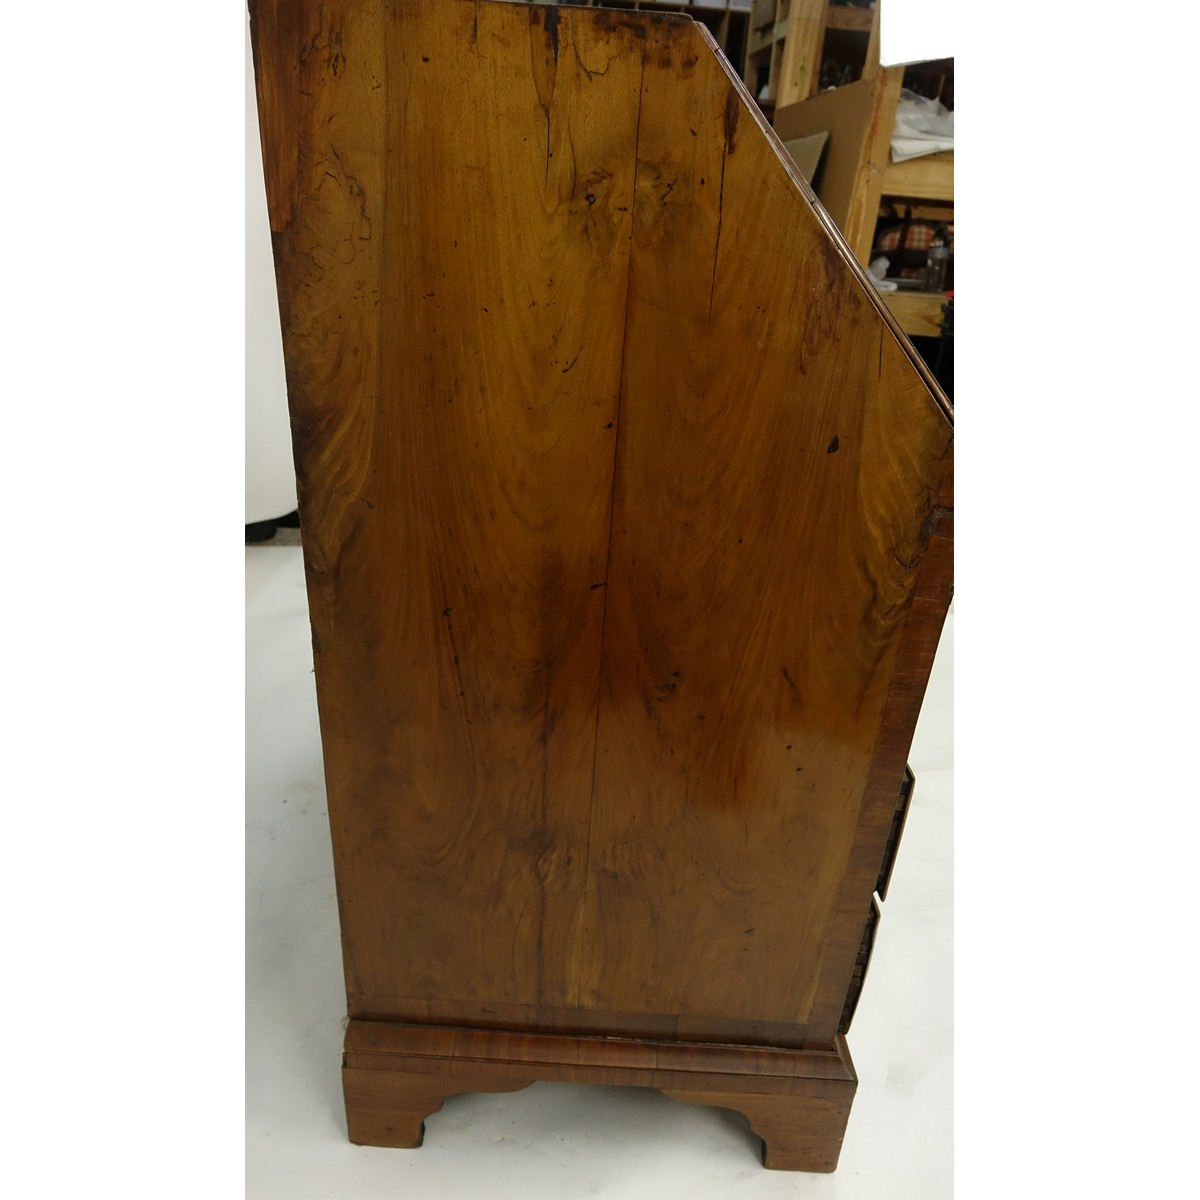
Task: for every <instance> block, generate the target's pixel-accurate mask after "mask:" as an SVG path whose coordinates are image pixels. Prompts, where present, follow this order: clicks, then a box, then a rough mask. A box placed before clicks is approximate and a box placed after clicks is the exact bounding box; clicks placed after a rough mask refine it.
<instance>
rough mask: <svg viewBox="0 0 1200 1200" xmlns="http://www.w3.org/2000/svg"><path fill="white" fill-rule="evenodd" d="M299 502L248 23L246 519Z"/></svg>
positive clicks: (263, 516)
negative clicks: (293, 465) (293, 463)
mask: <svg viewBox="0 0 1200 1200" xmlns="http://www.w3.org/2000/svg"><path fill="white" fill-rule="evenodd" d="M295 507H296V475H295V471H294V469H293V467H292V442H291V433H290V431H289V426H288V408H287V388H286V386H285V384H284V377H283V341H282V335H281V334H280V332H279V306H278V301H277V299H276V295H275V268H274V266H273V263H272V259H271V231H270V225H269V224H268V220H267V191H266V184H265V182H264V180H263V166H262V151H261V148H260V145H259V139H258V108H257V105H256V102H255V99H254V66H253V63H252V62H251V59H250V26H249V24H248V23H247V26H246V524H247V525H249V524H250V523H251V522H253V521H267V520H270V519H271V518H272V517H282V516H284V515H285V514H286V513H290V512H291V511H292V510H293V509H294V508H295Z"/></svg>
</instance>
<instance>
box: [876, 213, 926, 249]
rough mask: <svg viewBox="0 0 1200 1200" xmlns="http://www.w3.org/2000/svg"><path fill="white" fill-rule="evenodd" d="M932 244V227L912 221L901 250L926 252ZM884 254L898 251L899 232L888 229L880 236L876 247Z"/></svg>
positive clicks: (899, 247)
mask: <svg viewBox="0 0 1200 1200" xmlns="http://www.w3.org/2000/svg"><path fill="white" fill-rule="evenodd" d="M932 242H933V226H932V225H922V224H918V223H917V222H916V221H914V222H913V223H912V224H911V225H910V226H909V227H908V237H907V239H906V240H905V244H904V246H903V249H905V250H928V249H929V247H930V245H931V244H932ZM876 248H877V249H879V250H882V251H883V253H884V254H886V253H887V252H888V251H889V250H899V249H901V246H900V230H899V229H889V230H887V231H886V232H885V233H883V234H881V235H880V238H879V245H878V246H877V247H876Z"/></svg>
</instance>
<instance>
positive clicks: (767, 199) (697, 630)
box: [253, 0, 952, 1170]
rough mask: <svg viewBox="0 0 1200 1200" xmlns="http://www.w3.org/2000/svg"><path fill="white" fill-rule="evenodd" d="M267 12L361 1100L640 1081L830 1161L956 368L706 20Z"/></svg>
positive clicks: (357, 1120)
mask: <svg viewBox="0 0 1200 1200" xmlns="http://www.w3.org/2000/svg"><path fill="white" fill-rule="evenodd" d="M253 22H254V24H253V33H254V42H255V62H256V69H257V79H258V91H259V104H260V114H261V123H262V136H263V147H264V155H265V163H266V171H267V184H268V194H269V207H270V212H271V220H272V229H273V231H274V239H275V254H276V264H277V276H278V283H279V296H280V305H281V310H282V315H283V329H284V338H285V357H286V363H287V372H288V387H289V394H290V404H291V410H292V426H293V434H294V443H295V457H296V469H297V475H298V481H299V494H300V506H301V509H300V511H301V523H302V532H303V542H304V556H305V566H306V571H307V579H308V594H309V605H310V610H311V618H312V629H313V652H314V657H315V661H316V671H317V688H318V699H319V706H320V715H321V729H322V740H323V747H324V756H325V771H326V779H327V785H328V792H329V816H330V824H331V830H332V837H333V848H334V857H335V865H336V874H337V887H338V901H339V907H340V914H341V927H342V938H343V951H344V961H345V976H346V993H347V1004H348V1008H349V1014H350V1018H351V1019H350V1023H349V1027H348V1030H347V1033H346V1039H345V1059H344V1087H345V1098H346V1110H347V1116H348V1121H349V1132H350V1137H351V1138H352V1139H353V1140H354V1141H356V1142H362V1143H369V1144H372V1145H386V1146H415V1145H418V1144H419V1142H420V1139H421V1136H422V1122H423V1119H424V1118H425V1117H426V1116H427V1115H428V1114H429V1113H430V1112H432V1111H434V1110H436V1109H437V1108H438V1106H439V1105H440V1104H441V1102H442V1101H443V1099H444V1098H445V1097H446V1096H448V1095H451V1094H453V1093H455V1092H461V1091H474V1090H477V1091H498V1090H500V1091H502V1090H511V1089H516V1088H521V1087H524V1086H526V1085H528V1084H529V1083H531V1082H533V1081H535V1080H543V1079H546V1080H574V1081H596V1082H605V1083H622V1084H644V1085H647V1086H652V1087H658V1088H662V1089H663V1090H664V1091H666V1092H667V1093H668V1094H669V1095H671V1096H675V1097H677V1098H679V1099H680V1100H684V1101H689V1102H692V1103H698V1104H719V1105H728V1106H730V1107H732V1108H735V1109H738V1110H739V1111H741V1112H744V1113H745V1114H746V1116H747V1117H748V1118H749V1120H750V1122H751V1125H752V1127H753V1128H754V1130H755V1131H757V1133H759V1134H760V1135H761V1136H762V1137H763V1139H764V1140H765V1143H766V1152H765V1161H766V1163H767V1165H768V1166H776V1167H785V1168H802V1169H809V1170H832V1169H833V1168H834V1166H835V1165H836V1163H837V1158H838V1153H839V1149H840V1145H841V1139H842V1134H843V1130H844V1128H845V1124H846V1119H847V1115H848V1113H849V1107H850V1102H851V1099H852V1097H853V1093H854V1089H855V1075H854V1071H853V1068H852V1066H851V1062H850V1058H849V1055H848V1053H847V1049H846V1043H845V1039H844V1036H843V1035H844V1033H845V1031H846V1028H847V1026H848V1024H849V1021H850V1018H851V1016H852V1014H853V1010H854V1004H855V1001H856V999H857V995H858V989H859V987H860V985H861V980H862V973H863V970H864V968H865V962H866V957H867V954H868V952H869V947H870V941H871V937H872V931H873V928H874V921H875V913H876V911H877V910H876V904H875V900H874V898H873V897H874V893H875V892H876V891H877V890H878V891H883V890H884V889H885V887H886V878H887V873H888V869H889V865H890V858H891V855H892V854H893V852H894V850H895V841H896V837H897V835H898V830H899V825H900V822H901V820H902V816H903V812H904V804H905V800H906V797H907V791H908V787H909V786H910V781H909V780H908V779H907V777H906V771H905V756H906V753H907V749H908V746H909V744H910V741H911V737H912V732H913V726H914V722H915V720H916V716H917V712H918V709H919V706H920V702H921V698H922V694H923V689H924V686H925V682H926V679H927V676H928V671H929V667H930V664H931V661H932V658H933V653H934V649H935V647H936V643H937V639H938V635H939V631H940V629H941V625H942V621H943V617H944V615H945V612H946V608H947V605H948V603H949V599H950V586H951V585H950V565H951V528H952V521H951V499H950V489H951V444H952V422H951V414H950V412H949V407H948V405H947V404H946V402H945V400H944V398H943V397H942V396H941V395H940V393H939V392H938V391H937V389H936V385H934V384H933V383H932V381H931V380H930V377H929V375H928V373H927V372H926V371H925V370H924V368H923V366H922V364H921V363H920V361H919V360H918V359H917V358H916V357H915V355H914V353H913V351H912V349H911V347H910V346H909V344H908V343H907V341H906V340H905V338H904V337H903V336H902V335H901V334H900V333H899V331H898V329H897V327H896V326H895V323H894V321H893V320H892V319H891V318H890V317H889V316H888V314H887V312H886V310H885V309H884V308H883V306H882V305H881V304H880V302H879V300H878V297H877V296H876V295H875V293H874V291H873V290H872V288H871V287H870V285H869V284H868V283H867V282H866V281H865V279H864V277H863V275H862V273H861V270H860V268H859V267H858V266H857V265H856V264H855V262H854V260H853V258H852V256H851V255H850V254H849V252H848V250H847V248H846V246H845V244H844V243H843V241H842V240H841V238H840V236H839V235H838V234H837V232H836V230H835V229H834V228H833V226H832V224H831V222H830V221H829V220H828V218H827V216H826V215H825V214H824V212H823V210H821V208H820V206H819V205H818V204H816V202H815V201H814V198H813V196H812V194H811V193H810V192H809V190H808V189H807V187H806V186H805V185H804V184H803V183H802V182H801V181H800V180H799V179H797V178H795V176H794V175H793V173H792V171H791V168H790V166H789V163H788V160H787V157H786V155H785V154H783V153H782V151H781V148H780V146H779V143H778V142H777V140H776V139H775V137H774V135H773V134H772V133H771V131H770V129H769V128H768V127H767V126H766V124H765V122H764V121H763V120H762V119H761V116H760V115H759V114H758V112H757V110H756V109H755V107H754V105H753V103H752V102H751V101H750V100H749V97H748V96H747V95H746V93H745V91H744V89H743V87H742V84H741V82H740V81H739V80H738V79H737V77H736V75H735V74H734V73H733V72H732V71H731V70H730V68H729V66H728V64H727V63H725V62H724V61H723V60H722V58H721V57H720V56H719V54H718V53H717V52H716V50H715V48H714V44H713V43H712V41H711V39H710V38H709V37H708V35H707V34H706V32H705V31H704V30H703V29H702V28H700V27H698V26H696V25H693V24H692V23H691V22H690V21H688V20H686V19H683V18H676V17H657V16H653V17H652V16H648V15H646V14H644V13H643V14H629V13H619V12H606V11H603V10H596V9H575V8H568V7H564V8H561V9H560V8H537V7H532V8H531V7H527V6H521V5H512V4H499V3H487V2H485V0H481V2H478V3H476V2H473V0H461V2H457V0H451V2H447V0H437V2H436V3H435V2H434V0H399V2H397V3H392V4H384V3H370V2H365V0H364V2H362V3H355V2H353V0H325V3H323V4H318V3H316V2H315V0H259V2H258V3H257V5H255V10H254V13H253Z"/></svg>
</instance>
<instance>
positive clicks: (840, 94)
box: [773, 79, 876, 229]
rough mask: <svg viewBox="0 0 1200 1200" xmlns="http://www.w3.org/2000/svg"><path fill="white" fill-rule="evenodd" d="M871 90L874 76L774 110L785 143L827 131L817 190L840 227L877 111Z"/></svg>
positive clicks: (862, 169) (860, 175)
mask: <svg viewBox="0 0 1200 1200" xmlns="http://www.w3.org/2000/svg"><path fill="white" fill-rule="evenodd" d="M875 90H876V89H875V84H874V82H873V81H872V80H867V79H861V80H859V81H858V82H857V83H848V84H847V85H846V86H845V87H840V88H835V89H834V90H833V91H829V92H822V93H821V94H820V95H819V96H814V97H812V99H811V100H803V101H801V102H800V103H799V104H789V105H786V106H782V107H780V108H777V109H776V110H775V119H774V122H773V123H774V126H775V132H776V133H777V134H779V136H780V137H781V138H782V139H783V140H784V141H785V142H786V141H790V140H791V139H792V138H797V137H807V136H808V135H809V134H813V133H817V132H820V131H828V133H829V144H828V145H827V146H826V147H825V157H824V161H823V163H822V164H821V171H820V175H819V176H818V178H817V194H818V195H819V196H820V198H821V203H822V204H823V205H824V206H825V208H826V210H827V211H828V212H829V215H830V216H831V217H832V218H833V220H834V222H835V223H836V225H837V227H838V228H839V229H844V228H845V226H846V222H847V219H848V218H849V215H850V208H851V204H852V202H853V200H854V196H855V193H856V191H857V189H858V187H859V183H860V180H861V179H862V178H863V175H864V172H865V170H866V139H867V131H868V129H869V128H870V123H871V118H872V115H873V113H874V109H875Z"/></svg>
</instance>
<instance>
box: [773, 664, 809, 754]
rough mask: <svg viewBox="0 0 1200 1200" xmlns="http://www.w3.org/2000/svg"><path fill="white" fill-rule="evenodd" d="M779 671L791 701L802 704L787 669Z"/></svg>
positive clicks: (781, 667) (798, 691) (801, 698)
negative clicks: (789, 692) (790, 695)
mask: <svg viewBox="0 0 1200 1200" xmlns="http://www.w3.org/2000/svg"><path fill="white" fill-rule="evenodd" d="M779 669H780V670H781V671H782V672H783V678H784V681H785V682H786V683H787V685H788V688H789V690H790V691H791V693H792V699H793V700H794V701H795V702H796V703H797V704H802V703H803V702H804V699H803V697H802V696H801V695H800V689H799V688H798V687H797V686H796V681H795V680H794V679H793V678H792V677H791V675H790V674H788V669H787V667H785V666H782V665H781V666H780V668H779ZM797 769H798V768H797Z"/></svg>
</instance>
